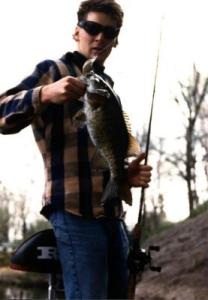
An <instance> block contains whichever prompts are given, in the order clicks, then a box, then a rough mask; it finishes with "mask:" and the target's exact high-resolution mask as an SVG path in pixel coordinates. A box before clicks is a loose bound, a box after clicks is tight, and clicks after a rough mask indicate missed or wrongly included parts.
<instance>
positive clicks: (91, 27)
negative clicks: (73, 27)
mask: <svg viewBox="0 0 208 300" xmlns="http://www.w3.org/2000/svg"><path fill="white" fill-rule="evenodd" d="M78 26H79V27H81V28H83V29H84V30H85V31H86V32H87V33H88V34H90V35H93V36H94V35H97V34H98V33H100V32H102V33H103V35H104V37H105V38H106V39H114V38H115V37H117V36H118V34H119V30H120V28H116V27H113V26H103V25H101V24H99V23H96V22H93V21H86V20H81V21H79V22H78Z"/></svg>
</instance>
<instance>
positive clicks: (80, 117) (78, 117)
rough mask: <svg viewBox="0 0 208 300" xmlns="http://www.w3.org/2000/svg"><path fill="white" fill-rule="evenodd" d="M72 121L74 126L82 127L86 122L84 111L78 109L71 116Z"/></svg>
mask: <svg viewBox="0 0 208 300" xmlns="http://www.w3.org/2000/svg"><path fill="white" fill-rule="evenodd" d="M72 121H73V123H74V125H75V126H76V127H83V126H84V125H85V124H86V115H85V113H84V111H83V110H82V109H81V110H79V111H78V112H77V113H76V114H75V115H74V116H73V118H72Z"/></svg>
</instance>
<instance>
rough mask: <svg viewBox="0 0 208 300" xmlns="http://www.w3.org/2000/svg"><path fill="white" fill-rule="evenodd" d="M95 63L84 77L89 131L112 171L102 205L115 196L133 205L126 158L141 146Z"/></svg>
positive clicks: (89, 63)
mask: <svg viewBox="0 0 208 300" xmlns="http://www.w3.org/2000/svg"><path fill="white" fill-rule="evenodd" d="M94 63H95V59H89V60H87V62H86V63H85V64H84V66H83V70H82V75H81V76H82V80H83V81H84V82H85V83H86V85H87V86H86V92H85V95H84V100H83V103H84V104H83V113H84V115H85V122H86V126H87V129H88V133H89V136H90V138H91V141H92V143H93V144H94V146H95V148H96V149H97V150H98V152H99V153H100V155H101V156H102V157H103V159H104V161H105V162H106V164H107V166H108V169H109V171H110V179H109V182H108V183H107V185H106V187H105V189H104V191H103V194H102V198H101V204H102V205H103V206H107V205H109V204H110V203H111V202H112V201H113V199H117V198H120V199H121V200H123V201H125V202H126V203H127V204H129V205H132V194H131V188H130V186H129V184H128V180H127V163H126V159H127V158H129V157H131V156H138V155H139V154H140V147H139V144H138V142H137V140H136V139H135V138H134V137H133V135H132V134H131V132H130V131H131V130H130V123H129V121H128V120H127V117H126V115H125V113H124V112H123V110H122V106H121V103H120V99H119V97H118V96H117V94H116V93H115V91H114V90H113V88H112V87H111V85H110V84H109V83H108V82H107V80H104V79H103V77H101V76H100V75H99V74H97V73H95V72H94V71H93V64H94ZM111 204H112V203H111Z"/></svg>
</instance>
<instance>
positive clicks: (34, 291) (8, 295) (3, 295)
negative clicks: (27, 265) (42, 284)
mask: <svg viewBox="0 0 208 300" xmlns="http://www.w3.org/2000/svg"><path fill="white" fill-rule="evenodd" d="M47 298H48V291H47V287H46V289H43V288H41V289H38V288H37V287H36V286H34V288H19V287H16V286H5V285H0V299H1V300H4V299H6V300H7V299H8V300H9V299H13V300H14V299H18V300H19V299H20V300H21V299H47Z"/></svg>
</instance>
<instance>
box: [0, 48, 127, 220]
mask: <svg viewBox="0 0 208 300" xmlns="http://www.w3.org/2000/svg"><path fill="white" fill-rule="evenodd" d="M75 53H76V56H75ZM77 54H78V53H77V52H74V53H70V52H68V53H66V54H65V55H64V56H63V57H62V58H61V59H60V60H57V61H54V60H44V61H43V62H41V63H39V64H38V65H37V66H36V68H35V70H34V72H33V73H32V74H31V75H30V76H28V77H26V78H25V79H24V80H23V81H22V82H21V83H20V84H19V85H17V86H16V87H14V88H12V89H10V90H8V91H7V92H5V93H4V94H2V95H1V96H0V132H1V133H3V134H9V133H16V132H18V131H20V130H21V129H22V128H24V127H26V126H27V125H30V124H31V125H32V129H33V133H34V136H35V140H36V142H37V145H38V147H39V149H40V152H41V154H42V157H43V162H44V168H45V190H44V195H43V207H42V210H41V213H42V214H43V215H45V216H46V217H47V216H48V214H49V213H50V211H52V210H59V209H61V210H66V211H68V212H71V213H75V214H78V215H82V216H85V217H99V216H102V215H104V214H105V212H104V209H103V207H102V206H101V196H102V192H103V189H104V187H105V185H106V183H107V181H108V179H109V171H107V172H106V171H104V170H95V169H93V167H92V159H93V158H94V157H95V153H97V151H96V149H95V147H94V145H93V144H92V142H91V140H90V138H89V135H88V131H87V128H86V126H84V127H82V128H78V127H77V126H76V125H75V124H74V122H73V115H74V114H75V113H76V112H78V111H79V110H80V109H81V108H82V102H81V101H77V100H74V101H69V102H66V103H64V104H52V103H50V104H43V103H42V102H41V101H40V93H41V88H42V87H43V86H44V85H46V84H49V83H52V82H55V81H57V80H59V79H61V78H62V77H64V76H67V75H70V76H78V75H79V74H80V70H79V68H78V66H77V65H76V61H77ZM79 56H80V59H81V55H80V54H79V55H78V57H79ZM74 57H76V60H75V59H74ZM81 60H83V57H82V59H81ZM79 63H80V62H79ZM102 76H104V77H105V78H108V79H109V77H108V76H107V75H106V74H105V73H102ZM108 213H109V214H110V215H111V216H114V217H118V216H120V214H121V213H122V207H121V202H120V201H118V205H117V206H115V207H111V208H110V212H108Z"/></svg>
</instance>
